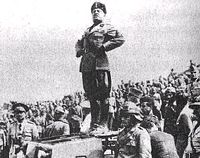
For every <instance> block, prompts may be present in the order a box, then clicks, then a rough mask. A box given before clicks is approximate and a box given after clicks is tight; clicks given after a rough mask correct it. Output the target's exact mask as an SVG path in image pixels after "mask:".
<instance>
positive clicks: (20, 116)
mask: <svg viewBox="0 0 200 158" xmlns="http://www.w3.org/2000/svg"><path fill="white" fill-rule="evenodd" d="M15 117H16V119H17V120H18V121H21V120H23V119H25V117H26V112H25V111H20V110H16V111H15Z"/></svg>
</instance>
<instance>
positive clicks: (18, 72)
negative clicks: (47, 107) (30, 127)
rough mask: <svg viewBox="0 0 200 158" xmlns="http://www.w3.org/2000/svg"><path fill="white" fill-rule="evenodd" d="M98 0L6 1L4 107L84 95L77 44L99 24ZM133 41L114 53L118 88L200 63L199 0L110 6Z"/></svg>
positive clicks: (1, 51) (130, 0)
mask: <svg viewBox="0 0 200 158" xmlns="http://www.w3.org/2000/svg"><path fill="white" fill-rule="evenodd" d="M93 2H94V0H84V1H80V0H72V1H71V0H6V1H0V73H1V74H0V103H2V102H3V101H9V100H17V101H36V100H43V99H51V100H54V99H60V98H62V97H63V95H65V94H68V93H72V92H74V91H76V90H80V89H82V81H81V74H80V73H79V62H80V59H77V58H75V50H74V45H75V42H76V41H77V39H78V38H80V37H81V36H82V34H83V32H84V31H85V29H86V28H87V27H89V26H90V25H91V24H92V21H91V14H90V7H91V5H92V4H93ZM102 2H104V3H105V4H106V7H107V10H108V14H107V20H108V21H110V22H111V23H112V24H113V25H115V26H116V27H117V28H118V29H119V30H120V31H121V32H122V33H123V35H124V36H125V40H126V42H125V44H124V45H123V46H122V47H120V48H118V49H116V50H114V51H111V52H108V55H109V60H110V64H111V74H112V78H113V85H114V86H116V85H117V84H118V83H120V80H121V79H124V80H125V81H128V80H129V79H131V80H133V81H141V80H146V79H152V78H158V76H159V75H163V76H166V75H167V74H168V73H169V72H170V69H171V68H172V67H173V68H174V69H175V71H178V72H181V71H183V70H184V69H186V68H187V66H188V65H189V60H190V59H192V60H193V61H194V62H197V63H200V53H199V51H200V1H199V0H193V1H190V0H125V1H124V0H109V1H108V0H107V1H106V0H104V1H102Z"/></svg>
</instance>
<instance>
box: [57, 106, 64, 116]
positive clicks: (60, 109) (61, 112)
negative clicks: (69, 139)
mask: <svg viewBox="0 0 200 158" xmlns="http://www.w3.org/2000/svg"><path fill="white" fill-rule="evenodd" d="M55 113H57V114H59V113H60V114H64V113H65V111H64V109H63V107H61V106H57V107H56V109H55Z"/></svg>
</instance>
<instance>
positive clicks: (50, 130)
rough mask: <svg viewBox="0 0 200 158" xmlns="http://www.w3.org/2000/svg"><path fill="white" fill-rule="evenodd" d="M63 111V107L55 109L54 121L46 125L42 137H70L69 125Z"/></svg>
mask: <svg viewBox="0 0 200 158" xmlns="http://www.w3.org/2000/svg"><path fill="white" fill-rule="evenodd" d="M64 114H65V111H64V109H63V107H61V106H58V107H56V109H55V114H54V119H55V121H54V122H53V123H52V124H50V125H48V126H47V128H46V130H45V132H44V137H55V136H61V135H70V129H69V123H68V122H67V120H66V119H64V117H65V115H64Z"/></svg>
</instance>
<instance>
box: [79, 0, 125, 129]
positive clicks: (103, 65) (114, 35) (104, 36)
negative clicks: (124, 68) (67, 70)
mask: <svg viewBox="0 0 200 158" xmlns="http://www.w3.org/2000/svg"><path fill="white" fill-rule="evenodd" d="M91 13H92V18H93V23H94V24H93V25H92V26H91V27H89V28H88V29H87V30H86V31H85V33H84V35H83V36H82V38H81V39H80V40H78V42H77V43H76V57H81V56H82V59H81V64H80V72H82V80H83V88H84V90H85V93H86V95H87V97H88V99H89V101H90V104H91V116H92V117H91V118H92V121H91V128H95V124H97V125H107V116H108V107H107V106H106V99H107V98H108V97H109V94H110V90H111V75H110V70H109V62H108V57H107V55H106V52H108V51H111V50H113V49H115V48H117V47H119V46H121V45H122V44H123V43H124V38H123V36H122V35H121V34H120V33H119V32H118V31H117V30H116V29H115V28H114V27H113V26H112V25H110V24H108V23H105V21H104V19H105V15H106V7H105V5H104V4H102V3H100V2H95V3H94V4H93V5H92V7H91Z"/></svg>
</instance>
